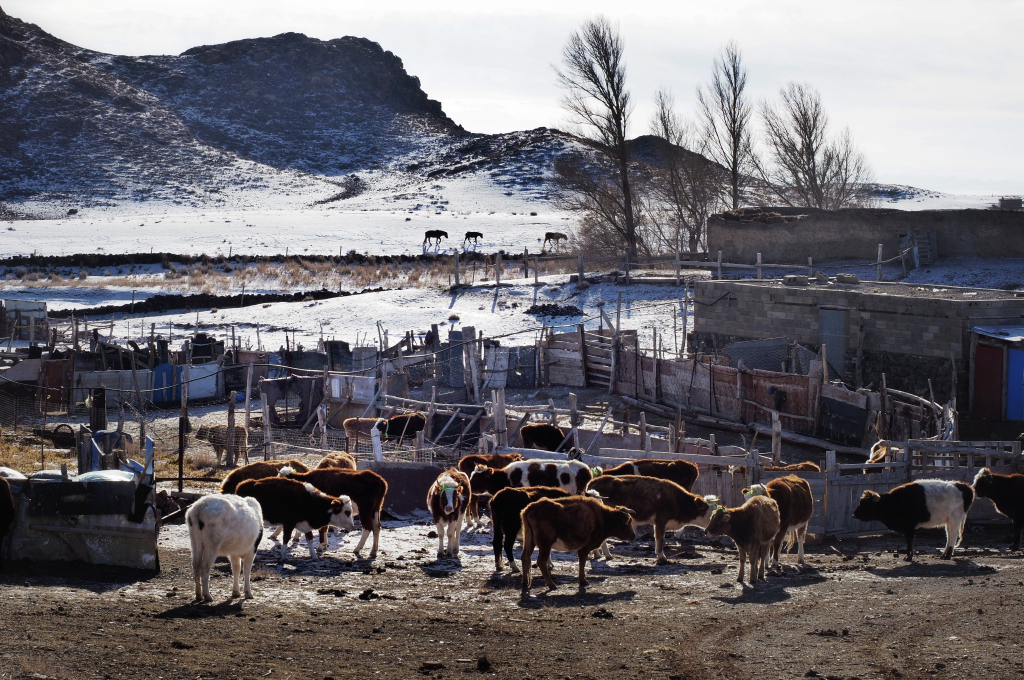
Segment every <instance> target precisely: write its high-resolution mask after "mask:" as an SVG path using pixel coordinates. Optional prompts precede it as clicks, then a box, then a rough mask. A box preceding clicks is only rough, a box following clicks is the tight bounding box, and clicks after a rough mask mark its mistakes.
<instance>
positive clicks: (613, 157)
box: [555, 16, 639, 255]
mask: <svg viewBox="0 0 1024 680" xmlns="http://www.w3.org/2000/svg"><path fill="white" fill-rule="evenodd" d="M622 54H623V45H622V38H621V37H620V36H619V31H618V28H616V27H615V26H613V25H612V24H611V23H610V22H609V21H608V19H606V18H605V17H603V16H598V17H597V18H595V19H593V20H591V21H587V22H585V23H584V24H583V25H582V26H581V27H580V29H579V30H578V31H576V32H575V33H573V34H572V35H571V36H570V37H569V41H568V42H567V43H566V45H565V48H564V49H563V50H562V66H561V67H560V68H557V67H556V69H555V70H556V73H557V76H558V84H559V85H560V86H561V87H562V88H563V89H564V90H565V96H564V97H563V98H562V101H561V104H562V107H563V108H565V110H566V111H568V112H569V114H570V116H571V117H572V119H573V122H574V123H575V124H576V126H577V127H578V130H577V133H578V134H579V136H580V137H582V138H583V139H585V140H587V141H588V142H590V144H591V145H592V146H593V148H594V149H595V150H596V156H597V158H596V165H597V166H598V167H596V168H595V167H591V168H590V169H591V171H596V172H598V174H599V175H603V177H601V176H595V177H593V178H591V179H592V181H585V180H586V178H585V177H583V176H581V174H580V173H581V172H583V168H581V167H579V164H576V166H577V167H576V168H575V170H573V169H572V168H570V167H568V163H561V164H559V165H557V166H556V174H558V175H562V174H563V173H564V172H568V173H569V175H570V176H569V177H563V179H564V180H565V181H562V182H560V188H561V191H560V195H561V196H563V197H564V198H567V199H568V201H567V202H568V205H569V207H570V208H575V209H577V210H579V211H581V212H583V213H584V214H585V215H586V217H587V221H588V223H589V224H590V225H591V226H592V227H596V228H603V229H607V230H610V231H611V232H612V233H613V234H617V235H618V237H619V238H620V239H621V242H622V244H624V245H625V247H626V250H627V251H628V253H629V254H630V255H636V253H637V247H638V241H639V240H638V233H637V226H638V225H637V223H638V219H637V209H636V200H635V196H634V191H633V179H632V169H631V167H630V166H631V164H630V153H629V147H628V146H627V144H626V134H627V131H628V128H629V117H630V114H631V113H632V109H633V105H632V102H631V100H630V96H629V91H628V90H626V66H625V64H624V63H623V60H622ZM570 160H571V159H570ZM556 181H557V178H556ZM587 191H592V192H596V193H592V194H588V193H586V192H587ZM581 192H582V193H581ZM619 247H621V244H620V246H619Z"/></svg>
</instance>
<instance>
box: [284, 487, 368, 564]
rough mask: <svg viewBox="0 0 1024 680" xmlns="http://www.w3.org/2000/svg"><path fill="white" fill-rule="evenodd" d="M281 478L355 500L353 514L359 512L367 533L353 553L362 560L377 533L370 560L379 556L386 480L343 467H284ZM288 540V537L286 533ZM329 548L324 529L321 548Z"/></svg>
mask: <svg viewBox="0 0 1024 680" xmlns="http://www.w3.org/2000/svg"><path fill="white" fill-rule="evenodd" d="M280 474H281V476H282V477H288V478H289V479H294V480H295V481H298V482H308V483H310V484H312V485H313V486H315V487H316V488H317V489H319V490H320V491H323V492H324V493H325V494H327V495H329V496H339V497H340V496H345V497H346V498H349V499H350V500H351V501H352V506H353V507H352V511H353V512H354V513H358V515H359V524H360V525H361V526H362V529H363V533H362V535H361V536H360V537H359V543H357V544H356V547H355V550H353V553H354V554H355V556H356V557H357V558H359V559H362V558H361V557H360V555H359V553H360V551H362V549H363V546H364V545H366V539H367V538H369V536H370V533H371V532H372V533H373V547H371V548H370V559H371V560H372V559H373V558H375V557H376V556H377V546H378V544H379V543H380V526H381V525H380V514H381V510H382V509H383V507H384V497H385V496H386V495H387V493H388V483H387V482H386V481H385V480H384V478H383V477H381V476H380V475H378V474H377V473H376V472H373V471H372V470H343V469H340V468H323V469H318V470H312V471H310V472H295V471H293V470H290V469H289V468H286V467H284V468H281V473H280ZM285 536H286V540H287V534H285ZM326 548H327V528H326V527H323V528H321V529H320V549H321V550H326Z"/></svg>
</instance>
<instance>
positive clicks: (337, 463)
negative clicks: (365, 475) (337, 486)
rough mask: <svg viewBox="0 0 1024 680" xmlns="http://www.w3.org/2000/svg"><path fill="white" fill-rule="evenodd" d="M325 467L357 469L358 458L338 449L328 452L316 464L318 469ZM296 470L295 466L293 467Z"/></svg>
mask: <svg viewBox="0 0 1024 680" xmlns="http://www.w3.org/2000/svg"><path fill="white" fill-rule="evenodd" d="M324 468H335V469H341V470H355V469H356V459H355V458H353V457H352V456H351V455H349V454H347V453H343V452H341V451H336V452H334V453H328V454H327V455H326V456H324V457H323V458H322V459H321V460H320V462H319V463H317V465H316V469H317V470H323V469H324ZM292 469H293V470H294V468H292ZM299 472H306V471H305V470H299Z"/></svg>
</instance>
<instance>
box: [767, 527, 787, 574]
mask: <svg viewBox="0 0 1024 680" xmlns="http://www.w3.org/2000/svg"><path fill="white" fill-rule="evenodd" d="M788 533H789V527H780V528H779V532H778V533H777V534H775V539H774V540H773V541H772V543H771V549H770V550H769V551H768V552H769V553H770V555H771V558H772V567H773V568H774V569H780V570H781V569H782V562H780V561H779V555H781V554H782V541H783V540H784V539H785V538H786V534H788Z"/></svg>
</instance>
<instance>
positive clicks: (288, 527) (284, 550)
mask: <svg viewBox="0 0 1024 680" xmlns="http://www.w3.org/2000/svg"><path fill="white" fill-rule="evenodd" d="M282 531H283V532H284V536H283V538H284V539H285V540H282V541H281V561H282V562H284V558H286V557H288V540H287V538H288V537H289V536H291V535H292V532H293V531H295V525H294V524H285V525H284V527H283V529H282Z"/></svg>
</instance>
